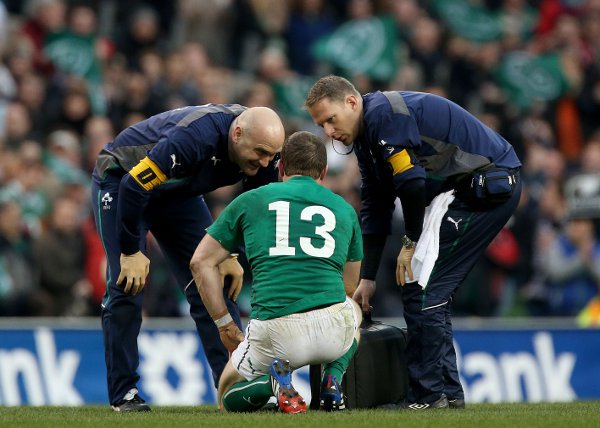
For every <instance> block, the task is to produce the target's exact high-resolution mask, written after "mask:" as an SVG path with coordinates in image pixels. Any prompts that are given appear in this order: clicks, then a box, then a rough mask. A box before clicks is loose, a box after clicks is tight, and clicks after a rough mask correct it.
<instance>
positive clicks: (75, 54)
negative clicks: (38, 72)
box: [44, 31, 106, 114]
mask: <svg viewBox="0 0 600 428" xmlns="http://www.w3.org/2000/svg"><path fill="white" fill-rule="evenodd" d="M95 43H96V40H95V38H94V37H93V36H84V35H80V34H75V33H73V32H72V31H61V32H57V33H52V34H50V35H48V36H47V37H46V39H45V40H44V53H45V54H46V56H47V57H48V58H49V59H50V60H51V61H52V64H54V66H55V67H56V68H58V69H59V70H62V71H64V72H67V73H71V74H73V75H75V76H79V77H82V78H84V79H85V81H86V83H87V85H88V91H89V94H90V102H91V106H92V111H93V112H94V114H105V113H106V106H105V100H104V95H103V93H102V71H101V66H100V61H99V60H98V58H97V57H96V45H95Z"/></svg>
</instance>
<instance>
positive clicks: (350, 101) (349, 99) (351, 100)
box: [346, 94, 358, 110]
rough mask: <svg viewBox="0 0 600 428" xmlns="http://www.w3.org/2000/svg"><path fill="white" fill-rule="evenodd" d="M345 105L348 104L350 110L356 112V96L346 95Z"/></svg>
mask: <svg viewBox="0 0 600 428" xmlns="http://www.w3.org/2000/svg"><path fill="white" fill-rule="evenodd" d="M346 104H348V105H349V106H350V108H351V109H352V110H356V108H357V107H358V100H357V99H356V95H352V94H351V95H346Z"/></svg>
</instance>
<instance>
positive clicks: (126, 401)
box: [111, 388, 150, 412]
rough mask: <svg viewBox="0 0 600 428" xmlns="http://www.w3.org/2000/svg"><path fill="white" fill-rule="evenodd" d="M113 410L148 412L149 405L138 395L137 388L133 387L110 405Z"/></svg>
mask: <svg viewBox="0 0 600 428" xmlns="http://www.w3.org/2000/svg"><path fill="white" fill-rule="evenodd" d="M111 407H112V409H113V410H114V411H115V412H149V411H150V406H148V405H147V404H146V402H145V401H144V400H143V399H142V398H141V397H140V396H139V395H138V390H137V389H135V388H133V389H131V390H129V392H128V393H127V394H125V397H124V398H123V399H122V400H121V401H120V402H119V403H118V404H115V405H113V406H111Z"/></svg>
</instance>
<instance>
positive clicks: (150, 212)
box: [92, 104, 285, 411]
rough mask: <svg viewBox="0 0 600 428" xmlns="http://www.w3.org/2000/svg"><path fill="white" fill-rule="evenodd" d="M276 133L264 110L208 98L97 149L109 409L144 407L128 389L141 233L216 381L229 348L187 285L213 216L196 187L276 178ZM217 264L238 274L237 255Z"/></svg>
mask: <svg viewBox="0 0 600 428" xmlns="http://www.w3.org/2000/svg"><path fill="white" fill-rule="evenodd" d="M284 137H285V132H284V129H283V125H282V124H281V120H280V118H279V116H278V115H277V114H276V113H275V112H274V111H273V110H271V109H268V108H265V107H253V108H249V109H246V108H245V107H243V106H240V105H236V104H234V105H214V104H208V105H204V106H189V107H185V108H180V109H177V110H173V111H167V112H165V113H162V114H159V115H157V116H154V117H152V118H150V119H148V120H145V121H142V122H139V123H137V124H135V125H132V126H131V127H130V128H127V129H125V130H124V131H123V132H121V133H119V134H118V135H117V136H116V138H115V139H114V141H113V142H111V143H109V144H107V145H106V146H105V147H104V149H103V150H102V151H101V152H100V155H99V156H98V161H97V163H96V168H95V169H94V172H93V183H92V204H93V210H94V215H95V217H96V224H97V229H98V232H99V233H100V236H101V239H102V242H103V245H104V248H105V249H106V252H107V257H108V267H107V275H106V278H107V291H106V294H105V296H104V300H103V304H102V329H103V333H104V343H105V349H106V366H107V372H108V378H107V380H108V393H109V400H110V404H111V405H112V408H113V409H114V410H115V411H147V410H149V407H148V406H147V405H146V404H145V403H144V401H143V399H141V398H140V397H139V395H138V393H137V392H138V391H137V389H136V383H137V381H138V379H139V376H138V375H137V373H136V370H137V366H138V349H137V336H138V333H139V329H140V325H141V313H142V296H143V289H144V285H145V283H146V276H147V275H148V271H149V267H150V266H149V260H148V258H147V256H146V254H145V253H146V234H147V232H148V231H151V232H152V234H153V236H154V238H155V239H156V240H157V242H158V244H159V245H160V247H161V249H162V250H163V252H164V254H165V257H166V258H167V260H169V263H170V266H171V268H172V270H173V273H174V274H175V277H176V278H177V283H178V286H179V287H180V289H181V290H182V291H183V292H184V293H185V295H186V298H187V299H188V301H189V303H190V305H191V308H190V313H191V315H192V318H193V319H194V321H195V322H196V328H197V329H198V333H199V334H200V338H201V340H202V344H203V348H204V352H205V353H206V356H207V359H208V361H209V364H210V365H211V368H212V371H213V378H214V381H215V385H216V383H217V381H218V379H219V377H220V375H221V372H222V370H223V367H224V366H225V364H226V362H227V360H228V353H227V350H226V349H225V348H224V346H223V345H222V343H221V341H220V340H219V336H218V330H217V328H216V327H215V326H214V324H213V323H212V321H211V319H210V316H209V314H208V312H207V311H206V308H205V307H204V306H203V305H202V301H201V299H200V295H199V294H198V291H197V290H196V289H195V288H194V287H189V284H190V282H191V281H192V275H191V272H190V269H189V263H190V260H191V258H192V254H193V252H194V250H195V248H196V246H197V245H198V243H199V242H200V239H201V238H202V236H203V234H204V229H205V228H206V227H207V226H208V225H210V223H211V221H212V219H211V215H210V212H209V210H208V208H207V206H206V203H205V202H204V200H203V197H202V195H203V194H204V193H206V192H209V191H211V190H214V189H216V188H218V187H222V186H225V185H230V184H234V183H237V182H239V181H241V180H244V185H245V187H246V188H250V187H252V186H255V185H260V184H264V183H266V182H270V181H274V180H275V179H276V177H275V169H274V167H273V163H274V158H275V156H276V155H277V153H278V152H279V151H280V150H281V145H282V144H283V140H284ZM221 269H222V272H223V274H224V275H232V276H234V283H236V282H241V272H240V271H241V270H242V268H241V266H239V264H238V263H237V261H236V259H235V258H229V259H228V260H227V261H225V262H224V263H223V264H222V265H221ZM228 291H229V287H228V286H227V287H224V291H223V292H224V293H228ZM228 308H229V311H230V312H231V313H232V314H233V316H234V319H235V322H236V323H237V324H238V325H241V324H240V318H239V311H238V308H237V306H236V304H235V302H233V301H232V300H228Z"/></svg>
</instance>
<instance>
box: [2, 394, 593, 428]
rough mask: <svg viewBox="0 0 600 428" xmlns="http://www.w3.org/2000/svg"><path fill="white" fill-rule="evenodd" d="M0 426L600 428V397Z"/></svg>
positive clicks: (163, 413) (69, 413)
mask: <svg viewBox="0 0 600 428" xmlns="http://www.w3.org/2000/svg"><path fill="white" fill-rule="evenodd" d="M0 426H1V427H3V428H4V427H19V428H27V427H36V428H40V427H77V428H85V427H103V428H107V427H108V428H117V427H127V428H138V427H139V428H154V427H161V428H163V427H177V428H180V427H194V428H198V427H211V428H213V427H214V428H219V427H223V428H238V427H239V428H287V427H289V428H299V427H319V426H323V427H327V428H353V427H369V428H387V427H402V428H412V427H415V428H417V427H418V428H423V427H443V428H466V427H476V428H493V427H506V428H519V427H523V428H532V427H543V428H550V427H557V428H569V427H573V428H596V427H598V428H600V401H580V402H574V403H536V404H532V403H518V404H471V405H467V408H466V409H464V410H451V409H444V410H431V411H425V412H415V411H408V410H402V411H398V410H396V411H390V410H352V411H348V412H341V413H322V412H315V411H312V412H311V411H309V412H308V413H306V414H303V415H284V414H280V413H270V412H261V413H243V414H232V413H221V412H219V411H218V410H217V408H216V407H215V406H197V407H157V406H154V407H153V408H152V411H151V412H146V413H132V414H119V413H115V412H113V411H112V410H110V408H109V407H108V406H84V407H0Z"/></svg>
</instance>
